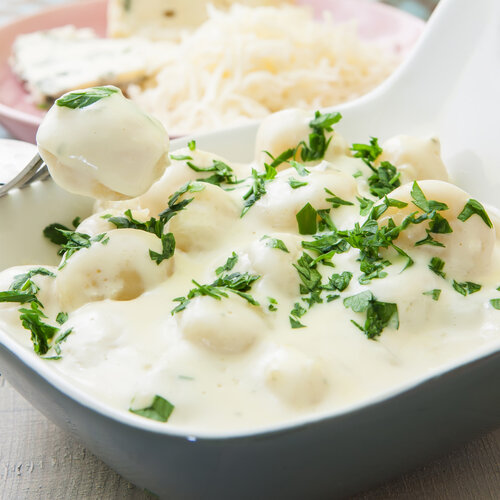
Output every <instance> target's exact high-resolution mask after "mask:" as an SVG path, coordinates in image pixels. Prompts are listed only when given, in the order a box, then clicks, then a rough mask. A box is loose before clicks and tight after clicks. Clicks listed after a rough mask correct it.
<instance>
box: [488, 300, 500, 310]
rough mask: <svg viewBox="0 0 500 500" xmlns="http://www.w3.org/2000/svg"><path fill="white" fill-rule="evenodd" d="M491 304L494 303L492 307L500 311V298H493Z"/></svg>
mask: <svg viewBox="0 0 500 500" xmlns="http://www.w3.org/2000/svg"><path fill="white" fill-rule="evenodd" d="M490 304H491V305H492V307H493V308H494V309H497V310H498V311H500V299H491V300H490Z"/></svg>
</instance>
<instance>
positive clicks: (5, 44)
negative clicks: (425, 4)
mask: <svg viewBox="0 0 500 500" xmlns="http://www.w3.org/2000/svg"><path fill="white" fill-rule="evenodd" d="M297 3H298V4H303V5H310V6H312V8H313V9H314V11H315V12H316V13H317V14H318V15H320V13H321V12H322V11H324V10H329V11H330V12H331V13H332V16H333V18H334V19H335V20H336V21H339V22H345V21H349V20H356V21H357V23H358V28H359V33H360V36H362V37H363V38H364V39H366V40H379V41H383V42H384V43H387V44H388V45H389V46H390V47H391V48H392V49H393V50H395V51H396V52H399V53H402V54H405V53H406V52H408V51H409V50H410V49H411V48H412V47H413V45H414V44H415V42H416V41H417V39H418V37H419V35H420V34H421V32H422V30H423V27H424V23H423V22H422V21H421V20H420V19H418V18H416V17H414V16H411V15H410V14H407V13H405V12H402V11H400V10H397V9H394V8H393V7H389V6H387V5H383V4H380V3H374V2H368V1H366V0H297ZM66 24H72V25H74V26H76V27H78V28H83V27H90V28H93V29H94V30H96V32H97V33H98V34H99V35H104V34H105V32H106V0H89V1H87V2H79V3H75V4H69V5H65V6H62V7H57V8H53V9H49V10H45V11H43V12H41V13H39V14H36V15H34V16H30V17H26V18H23V19H20V20H18V21H15V22H13V23H11V24H9V25H7V26H4V27H2V28H0V123H1V124H2V125H3V126H4V127H5V128H6V129H7V130H8V131H9V132H10V133H11V134H12V136H13V137H15V138H17V139H22V140H24V141H28V142H34V140H35V134H36V130H37V128H38V126H39V125H40V122H41V119H42V117H43V115H44V111H43V110H40V109H38V108H37V107H36V106H35V105H34V104H33V103H32V102H31V101H30V97H29V95H28V94H27V93H26V91H25V89H24V87H23V84H22V83H21V82H20V81H19V80H18V79H17V78H16V77H15V76H14V75H13V73H12V72H11V70H10V68H9V64H8V60H9V56H10V50H11V46H12V43H13V42H14V40H15V38H16V37H17V36H18V35H20V34H22V33H30V32H33V31H38V30H43V29H50V28H55V27H58V26H64V25H66Z"/></svg>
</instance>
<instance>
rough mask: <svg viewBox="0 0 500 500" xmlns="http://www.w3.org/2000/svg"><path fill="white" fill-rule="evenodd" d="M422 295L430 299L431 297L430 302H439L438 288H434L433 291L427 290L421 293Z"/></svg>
mask: <svg viewBox="0 0 500 500" xmlns="http://www.w3.org/2000/svg"><path fill="white" fill-rule="evenodd" d="M422 295H429V296H430V297H432V300H439V297H440V295H441V290H440V289H439V288H434V289H433V290H429V291H428V292H422Z"/></svg>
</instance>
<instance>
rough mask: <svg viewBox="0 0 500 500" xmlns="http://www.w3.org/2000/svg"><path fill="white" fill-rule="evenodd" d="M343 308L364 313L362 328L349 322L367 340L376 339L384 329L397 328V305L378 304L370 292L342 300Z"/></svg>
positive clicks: (388, 303) (355, 323)
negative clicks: (364, 318)
mask: <svg viewBox="0 0 500 500" xmlns="http://www.w3.org/2000/svg"><path fill="white" fill-rule="evenodd" d="M344 306H345V307H348V308H349V307H350V308H351V309H352V310H353V311H354V312H359V313H362V312H366V320H365V324H364V326H361V325H359V324H358V323H357V322H356V321H354V320H351V322H352V323H353V324H354V325H355V326H357V327H358V328H359V329H360V330H361V331H362V332H363V333H364V334H365V335H366V336H367V337H368V338H369V339H374V338H376V337H378V336H379V335H380V334H381V333H382V331H383V329H384V328H386V327H393V328H396V329H398V328H399V315H398V306H397V304H393V303H390V302H380V301H378V300H377V299H376V298H375V296H374V295H373V294H372V292H370V291H365V292H361V293H358V294H357V295H352V296H350V297H346V298H345V299H344Z"/></svg>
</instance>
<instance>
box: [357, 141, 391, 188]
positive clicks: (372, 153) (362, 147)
mask: <svg viewBox="0 0 500 500" xmlns="http://www.w3.org/2000/svg"><path fill="white" fill-rule="evenodd" d="M351 150H352V151H354V157H355V158H361V159H362V160H363V162H364V163H365V164H366V165H367V166H368V167H369V168H370V170H371V171H372V172H373V173H372V175H371V176H370V177H368V186H369V187H370V193H371V194H372V195H373V196H376V197H377V198H382V197H383V196H385V195H387V194H389V193H390V192H391V191H393V190H394V189H396V188H397V187H399V186H401V181H400V179H399V176H400V173H399V172H398V171H397V168H396V167H395V166H394V165H393V164H392V163H390V162H388V161H383V162H381V163H380V166H379V167H378V168H377V167H376V166H375V165H374V162H375V160H376V159H377V158H378V157H379V156H380V155H381V154H382V148H381V147H380V146H379V144H378V139H377V138H376V137H371V138H370V144H359V143H358V144H353V145H352V148H351Z"/></svg>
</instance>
